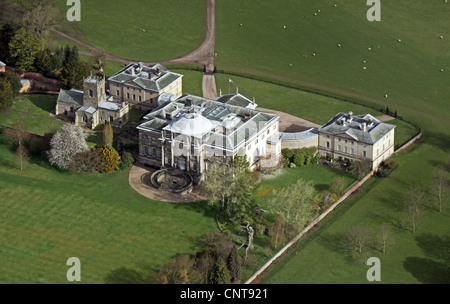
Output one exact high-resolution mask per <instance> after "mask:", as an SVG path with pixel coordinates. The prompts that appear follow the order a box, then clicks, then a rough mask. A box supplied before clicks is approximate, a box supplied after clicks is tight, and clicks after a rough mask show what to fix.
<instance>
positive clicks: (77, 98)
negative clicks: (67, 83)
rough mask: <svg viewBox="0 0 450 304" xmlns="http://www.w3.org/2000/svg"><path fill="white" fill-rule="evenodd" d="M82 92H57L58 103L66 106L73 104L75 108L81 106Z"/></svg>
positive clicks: (72, 90)
mask: <svg viewBox="0 0 450 304" xmlns="http://www.w3.org/2000/svg"><path fill="white" fill-rule="evenodd" d="M83 94H84V93H83V91H79V90H74V89H71V90H63V89H61V90H60V91H59V95H58V102H63V103H67V104H73V105H75V106H80V107H81V106H82V105H83Z"/></svg>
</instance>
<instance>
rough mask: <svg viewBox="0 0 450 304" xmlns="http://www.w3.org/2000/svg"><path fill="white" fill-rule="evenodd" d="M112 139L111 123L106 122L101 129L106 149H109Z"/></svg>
mask: <svg viewBox="0 0 450 304" xmlns="http://www.w3.org/2000/svg"><path fill="white" fill-rule="evenodd" d="M113 140H114V131H113V128H112V126H111V123H110V122H108V123H107V124H106V125H105V127H104V129H103V145H105V147H107V148H108V149H111V148H112V146H113Z"/></svg>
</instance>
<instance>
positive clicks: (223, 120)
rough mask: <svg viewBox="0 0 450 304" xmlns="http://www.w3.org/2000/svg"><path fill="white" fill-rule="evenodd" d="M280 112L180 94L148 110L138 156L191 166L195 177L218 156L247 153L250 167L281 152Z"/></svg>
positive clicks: (171, 165) (165, 164) (176, 166)
mask: <svg viewBox="0 0 450 304" xmlns="http://www.w3.org/2000/svg"><path fill="white" fill-rule="evenodd" d="M278 119H279V117H278V116H276V115H273V114H268V113H263V112H259V111H256V110H253V109H248V108H242V107H239V106H234V105H227V104H224V103H222V102H220V101H214V100H210V99H206V98H202V97H197V96H192V95H183V96H182V97H181V98H179V99H177V100H175V101H171V102H167V103H165V104H164V105H162V106H161V107H159V108H158V109H156V110H155V111H153V112H151V113H150V114H149V115H147V116H146V120H147V121H146V122H144V123H142V124H141V125H140V126H139V127H138V129H139V161H140V163H141V164H143V165H147V166H152V167H156V168H174V169H179V170H183V171H187V172H189V173H190V174H191V175H192V176H193V177H194V178H195V179H196V181H198V180H200V179H201V178H202V175H203V173H204V172H205V171H206V170H208V169H209V167H210V166H211V164H212V163H213V162H214V161H215V160H216V159H217V157H219V158H224V157H226V158H230V159H232V158H234V157H236V156H237V155H239V156H246V158H247V161H248V162H249V164H250V168H251V169H254V168H256V167H257V166H258V165H259V162H260V159H261V158H262V157H267V156H268V155H271V156H272V157H273V158H277V159H278V157H279V155H280V153H281V145H280V143H276V144H271V143H269V142H268V139H269V138H270V137H271V136H273V135H274V134H277V133H278V125H279V122H278Z"/></svg>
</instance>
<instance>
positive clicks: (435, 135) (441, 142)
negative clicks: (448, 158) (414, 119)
mask: <svg viewBox="0 0 450 304" xmlns="http://www.w3.org/2000/svg"><path fill="white" fill-rule="evenodd" d="M424 137H425V139H426V142H427V143H430V144H431V145H433V146H435V147H436V148H439V149H442V150H443V151H445V152H448V151H449V150H450V136H449V135H447V134H443V133H439V132H427V133H426V134H424Z"/></svg>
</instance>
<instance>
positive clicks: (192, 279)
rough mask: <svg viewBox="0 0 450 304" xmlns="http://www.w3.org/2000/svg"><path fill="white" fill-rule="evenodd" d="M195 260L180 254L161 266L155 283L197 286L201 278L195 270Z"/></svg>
mask: <svg viewBox="0 0 450 304" xmlns="http://www.w3.org/2000/svg"><path fill="white" fill-rule="evenodd" d="M222 261H223V260H222ZM194 265H195V260H194V259H192V258H191V257H190V256H189V255H187V254H180V255H178V256H176V257H175V258H173V259H172V260H171V261H170V262H169V263H168V264H166V265H164V266H162V267H161V268H160V270H159V272H158V274H157V277H156V281H157V282H158V283H160V284H161V283H164V284H197V283H200V282H201V276H200V274H199V272H198V271H197V270H196V269H195V267H194Z"/></svg>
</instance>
